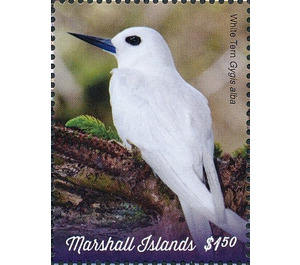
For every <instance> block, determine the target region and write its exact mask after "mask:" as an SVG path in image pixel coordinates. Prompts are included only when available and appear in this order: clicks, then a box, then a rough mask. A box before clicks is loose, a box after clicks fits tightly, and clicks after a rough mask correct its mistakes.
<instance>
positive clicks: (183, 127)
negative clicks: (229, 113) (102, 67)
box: [110, 27, 246, 244]
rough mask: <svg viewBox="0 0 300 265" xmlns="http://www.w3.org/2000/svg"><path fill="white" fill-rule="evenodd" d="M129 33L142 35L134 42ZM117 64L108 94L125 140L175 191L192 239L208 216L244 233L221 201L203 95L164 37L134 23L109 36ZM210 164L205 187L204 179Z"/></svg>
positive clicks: (204, 228) (200, 235) (203, 235)
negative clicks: (179, 67) (184, 72)
mask: <svg viewBox="0 0 300 265" xmlns="http://www.w3.org/2000/svg"><path fill="white" fill-rule="evenodd" d="M128 36H139V37H140V38H141V43H140V44H139V45H131V44H130V43H127V42H126V41H125V38H126V37H128ZM112 44H113V45H114V46H115V48H116V54H115V56H116V58H117V60H118V68H116V69H114V70H113V71H112V73H113V75H112V78H111V82H110V100H111V106H112V112H113V120H114V124H115V126H116V128H117V130H118V133H119V136H120V137H121V139H122V140H123V142H124V144H125V145H126V146H127V147H129V148H130V143H133V144H134V145H135V146H137V147H138V148H139V149H140V151H141V154H142V157H143V158H144V160H145V161H146V162H147V163H148V164H149V165H150V166H151V167H152V169H153V170H154V172H155V173H156V174H158V175H159V177H160V178H161V179H162V180H163V182H164V183H165V184H166V185H168V186H169V187H170V188H171V189H172V190H173V192H175V193H176V194H177V195H178V197H179V200H180V202H181V206H182V208H183V211H184V214H185V217H186V220H187V223H188V226H189V229H190V231H191V233H192V235H193V237H194V240H195V241H196V242H197V243H199V244H202V243H203V242H204V241H206V239H207V236H210V235H211V229H210V226H209V222H208V221H211V222H213V223H215V224H216V225H217V226H219V227H220V228H222V229H224V230H225V231H227V232H229V233H231V234H232V235H236V236H238V238H239V239H240V240H242V241H246V221H245V220H243V219H242V218H241V217H239V216H238V215H237V214H235V213H234V212H233V211H231V210H229V209H225V207H224V200H223V195H222V192H221V188H220V183H219V180H218V176H217V173H216V170H215V166H214V162H213V152H214V140H213V132H212V121H211V114H210V109H209V107H208V102H207V99H206V98H205V97H204V96H203V95H202V94H201V93H200V92H199V91H198V90H196V89H195V88H193V87H192V86H190V85H189V84H188V83H186V82H185V81H184V80H183V78H182V77H181V76H180V75H179V73H178V72H177V70H176V68H175V65H174V62H173V58H172V55H171V52H170V50H169V47H168V46H167V44H166V42H165V41H164V39H163V37H162V36H161V35H160V34H159V33H158V32H156V31H155V30H153V29H150V28H145V27H135V28H129V29H126V30H124V31H123V32H121V33H119V34H118V35H117V36H116V37H114V38H113V39H112ZM203 166H204V167H205V170H206V172H207V178H208V184H209V187H210V191H209V190H208V189H207V188H206V185H205V183H204V179H203Z"/></svg>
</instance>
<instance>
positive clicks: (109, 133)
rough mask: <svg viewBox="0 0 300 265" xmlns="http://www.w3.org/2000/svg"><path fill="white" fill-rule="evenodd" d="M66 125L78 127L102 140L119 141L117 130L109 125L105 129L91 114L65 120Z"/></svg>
mask: <svg viewBox="0 0 300 265" xmlns="http://www.w3.org/2000/svg"><path fill="white" fill-rule="evenodd" d="M66 127H69V128H76V129H79V130H81V131H83V132H85V133H87V134H91V135H93V136H96V137H98V138H101V139H104V140H113V139H114V140H117V141H120V137H119V136H118V134H117V132H115V131H113V130H112V129H111V128H110V127H108V129H106V127H105V125H104V123H103V122H102V121H100V120H98V119H97V118H95V117H93V116H89V115H80V116H78V117H76V118H73V119H71V120H69V121H67V123H66Z"/></svg>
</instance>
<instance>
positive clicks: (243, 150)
mask: <svg viewBox="0 0 300 265" xmlns="http://www.w3.org/2000/svg"><path fill="white" fill-rule="evenodd" d="M232 156H233V157H239V156H241V157H245V158H246V157H248V156H249V145H246V144H244V146H243V147H241V148H239V149H237V150H235V151H234V152H232Z"/></svg>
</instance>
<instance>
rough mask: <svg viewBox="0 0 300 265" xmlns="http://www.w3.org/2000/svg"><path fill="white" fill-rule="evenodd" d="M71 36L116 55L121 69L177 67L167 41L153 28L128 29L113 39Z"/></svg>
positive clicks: (79, 35) (80, 35)
mask: <svg viewBox="0 0 300 265" xmlns="http://www.w3.org/2000/svg"><path fill="white" fill-rule="evenodd" d="M70 34H72V35H73V36H75V37H77V38H79V39H81V40H84V41H86V42H88V43H90V44H93V45H95V46H97V47H99V48H101V49H103V50H105V51H108V52H110V53H112V54H114V55H115V57H116V58H117V60H118V68H120V69H121V68H129V69H139V70H146V71H148V70H151V71H153V70H154V69H162V68H170V67H171V68H174V67H175V66H174V62H173V58H172V54H171V51H170V49H169V47H168V45H167V43H166V41H165V40H164V38H163V37H162V36H161V35H160V34H159V33H158V32H157V31H155V30H154V29H152V28H148V27H132V28H128V29H125V30H124V31H122V32H120V33H119V34H117V35H116V36H115V37H114V38H112V39H104V38H99V37H94V36H87V35H82V34H75V33H70Z"/></svg>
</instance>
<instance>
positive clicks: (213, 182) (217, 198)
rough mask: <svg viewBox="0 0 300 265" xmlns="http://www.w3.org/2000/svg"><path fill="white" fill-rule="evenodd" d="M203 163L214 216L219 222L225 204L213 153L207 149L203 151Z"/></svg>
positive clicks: (223, 218) (223, 219)
mask: <svg viewBox="0 0 300 265" xmlns="http://www.w3.org/2000/svg"><path fill="white" fill-rule="evenodd" d="M203 165H204V168H205V172H206V176H207V180H208V185H209V188H210V192H211V195H212V199H213V204H214V207H215V213H216V217H217V218H218V219H219V221H220V222H224V221H225V206H224V198H223V193H222V190H221V185H220V182H219V178H218V174H217V171H216V168H215V164H214V160H213V154H210V152H208V150H204V152H203Z"/></svg>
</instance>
